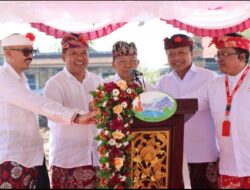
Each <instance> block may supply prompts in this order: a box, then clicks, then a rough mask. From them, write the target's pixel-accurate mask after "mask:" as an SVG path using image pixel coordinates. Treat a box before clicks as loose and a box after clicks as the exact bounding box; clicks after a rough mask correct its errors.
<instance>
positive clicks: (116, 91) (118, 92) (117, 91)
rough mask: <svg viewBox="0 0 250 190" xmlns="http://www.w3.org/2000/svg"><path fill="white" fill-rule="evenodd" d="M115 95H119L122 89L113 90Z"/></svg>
mask: <svg viewBox="0 0 250 190" xmlns="http://www.w3.org/2000/svg"><path fill="white" fill-rule="evenodd" d="M112 94H113V96H118V95H119V94H120V91H119V90H118V89H114V90H113V91H112Z"/></svg>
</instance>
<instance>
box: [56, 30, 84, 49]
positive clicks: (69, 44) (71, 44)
mask: <svg viewBox="0 0 250 190" xmlns="http://www.w3.org/2000/svg"><path fill="white" fill-rule="evenodd" d="M61 45H62V49H68V48H77V47H83V46H86V47H88V43H87V40H86V39H85V37H84V36H83V35H82V34H76V33H68V34H65V35H64V37H63V39H62V42H61Z"/></svg>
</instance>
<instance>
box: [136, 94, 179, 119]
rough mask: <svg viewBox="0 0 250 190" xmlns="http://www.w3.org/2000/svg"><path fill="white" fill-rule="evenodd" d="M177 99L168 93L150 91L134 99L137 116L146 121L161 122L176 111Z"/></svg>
mask: <svg viewBox="0 0 250 190" xmlns="http://www.w3.org/2000/svg"><path fill="white" fill-rule="evenodd" d="M176 108H177V104H176V101H175V99H174V98H173V97H172V96H171V95H169V94H166V93H163V92H157V91H148V92H144V93H142V94H140V95H139V96H138V97H137V98H135V99H134V101H133V111H134V113H135V117H137V118H138V119H140V120H142V121H146V122H159V121H164V120H166V119H168V118H170V117H171V116H172V115H174V113H175V112H176Z"/></svg>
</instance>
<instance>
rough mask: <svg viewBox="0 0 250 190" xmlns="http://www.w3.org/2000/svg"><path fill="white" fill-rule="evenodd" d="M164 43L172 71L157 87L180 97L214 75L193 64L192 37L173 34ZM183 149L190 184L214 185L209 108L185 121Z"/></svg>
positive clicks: (214, 146) (214, 151) (214, 152)
mask: <svg viewBox="0 0 250 190" xmlns="http://www.w3.org/2000/svg"><path fill="white" fill-rule="evenodd" d="M164 46H165V50H166V54H167V58H168V63H169V65H170V66H171V68H172V72H171V73H170V74H165V75H164V76H163V77H161V78H160V79H159V81H158V82H157V84H156V89H157V90H159V91H161V92H166V93H169V94H170V95H172V96H173V97H175V98H181V97H182V96H184V95H186V94H189V93H191V92H193V91H195V90H197V89H198V88H200V87H201V86H203V85H204V84H206V83H207V82H208V81H210V80H212V79H214V78H215V77H216V74H215V73H214V72H212V71H209V70H207V69H204V68H199V67H196V66H195V64H194V63H193V56H194V55H193V54H194V53H193V46H194V45H193V40H192V38H190V37H188V36H186V35H184V34H175V35H173V36H172V37H171V38H167V37H166V38H165V39H164ZM184 153H185V154H184V155H185V156H186V159H187V162H188V166H189V176H190V181H191V187H192V188H194V189H204V188H205V189H210V188H216V187H217V183H216V182H217V177H216V174H217V171H218V168H217V164H216V160H217V159H218V147H217V142H216V138H215V129H214V124H213V120H212V117H211V113H210V111H209V109H207V110H203V111H200V112H197V113H196V114H195V115H194V116H193V117H192V118H191V119H190V120H188V121H187V122H186V123H185V128H184ZM185 175H186V174H185ZM185 185H188V184H185Z"/></svg>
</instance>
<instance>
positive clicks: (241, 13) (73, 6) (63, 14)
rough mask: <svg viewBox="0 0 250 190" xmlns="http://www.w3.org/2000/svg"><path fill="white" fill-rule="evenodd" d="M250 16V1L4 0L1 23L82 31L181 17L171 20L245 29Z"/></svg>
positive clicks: (197, 25) (207, 27)
mask: <svg viewBox="0 0 250 190" xmlns="http://www.w3.org/2000/svg"><path fill="white" fill-rule="evenodd" d="M249 17H250V2H249V1H1V2H0V23H4V22H6V21H13V22H18V23H43V24H45V25H48V26H51V27H54V28H57V29H63V30H65V31H72V30H74V31H78V32H86V31H91V30H95V29H99V28H100V27H101V26H103V25H107V24H115V23H121V22H135V21H147V20H150V19H154V18H161V19H164V20H177V21H178V22H179V23H182V24H184V25H185V26H180V24H179V25H178V24H176V22H175V23H173V21H172V22H169V23H170V24H174V25H175V26H176V27H184V28H181V29H187V26H189V27H195V28H196V29H205V30H216V29H217V30H218V29H219V30H221V31H222V30H223V29H228V28H231V30H243V29H245V28H247V27H250V23H249ZM93 24H94V25H93ZM72 26H73V27H72ZM235 26H237V27H235ZM185 27H186V28H185Z"/></svg>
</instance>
